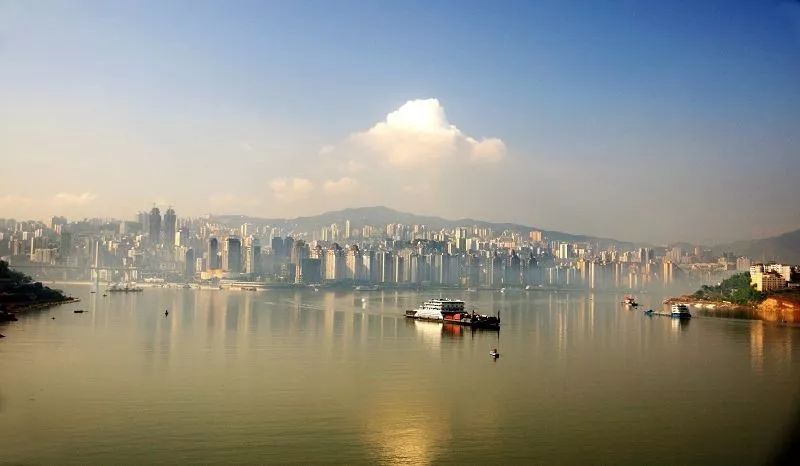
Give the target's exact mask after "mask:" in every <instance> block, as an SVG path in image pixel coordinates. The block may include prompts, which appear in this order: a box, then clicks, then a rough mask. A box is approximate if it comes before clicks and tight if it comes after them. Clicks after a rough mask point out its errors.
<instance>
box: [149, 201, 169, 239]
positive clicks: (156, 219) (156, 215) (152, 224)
mask: <svg viewBox="0 0 800 466" xmlns="http://www.w3.org/2000/svg"><path fill="white" fill-rule="evenodd" d="M148 226H149V233H150V242H151V243H152V244H159V243H161V211H160V210H158V207H155V206H153V209H152V210H151V211H150V216H149V217H148ZM174 237H175V235H173V236H172V238H174Z"/></svg>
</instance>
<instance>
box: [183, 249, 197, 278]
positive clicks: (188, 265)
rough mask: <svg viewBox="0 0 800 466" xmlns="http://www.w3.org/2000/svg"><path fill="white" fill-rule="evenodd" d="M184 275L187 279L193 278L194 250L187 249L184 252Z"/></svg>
mask: <svg viewBox="0 0 800 466" xmlns="http://www.w3.org/2000/svg"><path fill="white" fill-rule="evenodd" d="M184 267H185V269H184V274H185V275H186V277H187V278H191V277H193V276H194V273H195V257H194V249H192V248H189V249H187V250H186V255H185V256H184Z"/></svg>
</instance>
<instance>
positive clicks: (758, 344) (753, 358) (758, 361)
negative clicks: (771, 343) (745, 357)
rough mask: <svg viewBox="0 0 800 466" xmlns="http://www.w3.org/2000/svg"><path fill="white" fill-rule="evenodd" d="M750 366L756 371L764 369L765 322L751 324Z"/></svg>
mask: <svg viewBox="0 0 800 466" xmlns="http://www.w3.org/2000/svg"><path fill="white" fill-rule="evenodd" d="M750 367H751V368H752V369H753V371H755V372H761V371H762V370H763V369H764V323H763V322H753V323H752V324H750Z"/></svg>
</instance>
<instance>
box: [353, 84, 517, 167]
mask: <svg viewBox="0 0 800 466" xmlns="http://www.w3.org/2000/svg"><path fill="white" fill-rule="evenodd" d="M350 141H351V142H353V143H355V144H356V145H358V146H361V147H364V148H366V149H368V150H369V151H371V152H373V153H375V154H377V155H378V156H380V157H382V158H383V159H384V160H385V161H386V162H388V163H389V164H390V165H392V166H395V167H419V166H423V165H426V164H430V163H433V162H436V161H440V160H448V159H455V158H458V159H463V160H467V161H470V162H475V163H481V162H497V161H499V160H501V159H502V158H503V157H504V156H505V153H506V146H505V144H504V143H503V141H502V140H500V139H497V138H488V139H481V140H477V139H475V138H473V137H471V136H468V135H465V134H464V133H462V132H461V130H460V129H458V128H457V127H456V126H455V125H452V124H450V122H449V121H447V116H446V115H445V112H444V107H442V105H441V104H440V103H439V100H438V99H420V100H410V101H408V102H406V103H405V104H403V106H401V107H400V108H399V109H397V110H395V111H393V112H391V113H389V114H388V115H387V116H386V119H385V120H384V121H381V122H378V123H377V124H375V125H374V126H373V127H372V128H370V129H368V130H366V131H363V132H360V133H355V134H353V135H351V136H350Z"/></svg>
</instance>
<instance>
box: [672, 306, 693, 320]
mask: <svg viewBox="0 0 800 466" xmlns="http://www.w3.org/2000/svg"><path fill="white" fill-rule="evenodd" d="M671 309H672V317H675V318H678V319H689V318H691V317H692V314H691V313H689V306H687V305H685V304H673V305H672V308H671Z"/></svg>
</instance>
